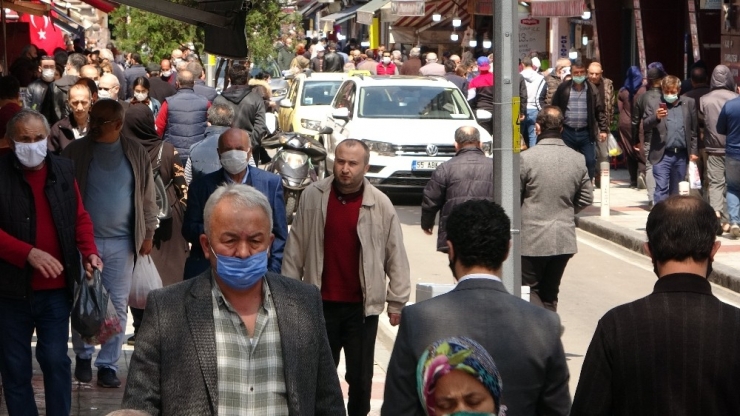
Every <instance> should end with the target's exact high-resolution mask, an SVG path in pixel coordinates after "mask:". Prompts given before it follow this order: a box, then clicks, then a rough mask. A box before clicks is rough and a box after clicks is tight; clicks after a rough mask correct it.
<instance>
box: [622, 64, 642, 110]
mask: <svg viewBox="0 0 740 416" xmlns="http://www.w3.org/2000/svg"><path fill="white" fill-rule="evenodd" d="M640 87H642V72H641V71H640V68H638V67H636V66H631V67H629V69H628V70H627V76H625V78H624V86H622V88H623V89H625V90H627V91H628V92H629V93H630V102H631V101H632V97H634V96H635V94H637V90H639V89H640Z"/></svg>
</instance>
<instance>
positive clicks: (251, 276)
mask: <svg viewBox="0 0 740 416" xmlns="http://www.w3.org/2000/svg"><path fill="white" fill-rule="evenodd" d="M208 244H209V245H210V242H209V243H208ZM211 253H213V255H214V256H216V273H217V274H218V277H220V278H221V281H223V282H224V283H225V284H226V285H227V286H228V287H230V288H232V289H234V290H247V289H249V288H251V287H252V286H254V285H256V284H257V283H258V282H259V281H260V279H262V277H263V276H264V275H265V273H267V250H265V251H260V252H259V253H257V254H254V255H251V256H249V257H247V258H245V259H240V258H239V257H231V256H223V255H220V254H216V252H215V251H213V246H211Z"/></svg>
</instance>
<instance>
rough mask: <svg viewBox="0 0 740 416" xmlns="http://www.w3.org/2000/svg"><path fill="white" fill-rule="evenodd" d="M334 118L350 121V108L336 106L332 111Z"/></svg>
mask: <svg viewBox="0 0 740 416" xmlns="http://www.w3.org/2000/svg"><path fill="white" fill-rule="evenodd" d="M331 116H332V118H334V119H337V120H344V121H349V108H347V107H342V108H335V109H334V111H332V113H331Z"/></svg>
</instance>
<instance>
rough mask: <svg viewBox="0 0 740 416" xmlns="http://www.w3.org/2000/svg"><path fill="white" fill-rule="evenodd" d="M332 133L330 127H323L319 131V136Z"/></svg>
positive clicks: (332, 130)
mask: <svg viewBox="0 0 740 416" xmlns="http://www.w3.org/2000/svg"><path fill="white" fill-rule="evenodd" d="M332 133H334V129H333V128H331V127H324V128H322V129H321V130H319V134H332Z"/></svg>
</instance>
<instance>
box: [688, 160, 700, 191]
mask: <svg viewBox="0 0 740 416" xmlns="http://www.w3.org/2000/svg"><path fill="white" fill-rule="evenodd" d="M689 185H690V186H691V189H701V175H699V167H698V166H697V165H696V162H689Z"/></svg>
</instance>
